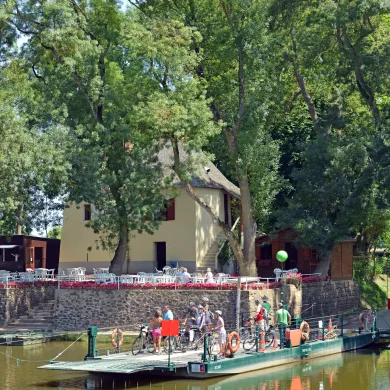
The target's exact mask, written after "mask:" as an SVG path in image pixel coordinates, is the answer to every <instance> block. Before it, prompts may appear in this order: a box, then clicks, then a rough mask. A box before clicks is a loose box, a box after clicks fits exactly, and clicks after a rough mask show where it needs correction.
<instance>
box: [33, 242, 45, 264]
mask: <svg viewBox="0 0 390 390" xmlns="http://www.w3.org/2000/svg"><path fill="white" fill-rule="evenodd" d="M34 250H35V259H34V268H42V264H43V248H39V247H38V248H34Z"/></svg>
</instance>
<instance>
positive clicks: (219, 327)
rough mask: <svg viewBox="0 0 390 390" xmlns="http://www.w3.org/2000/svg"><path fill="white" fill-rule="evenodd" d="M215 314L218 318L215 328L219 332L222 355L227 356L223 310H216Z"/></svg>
mask: <svg viewBox="0 0 390 390" xmlns="http://www.w3.org/2000/svg"><path fill="white" fill-rule="evenodd" d="M215 316H216V318H217V325H216V326H215V328H214V330H216V331H217V332H218V344H219V350H220V356H225V351H226V329H225V321H224V320H223V318H222V312H221V310H216V311H215Z"/></svg>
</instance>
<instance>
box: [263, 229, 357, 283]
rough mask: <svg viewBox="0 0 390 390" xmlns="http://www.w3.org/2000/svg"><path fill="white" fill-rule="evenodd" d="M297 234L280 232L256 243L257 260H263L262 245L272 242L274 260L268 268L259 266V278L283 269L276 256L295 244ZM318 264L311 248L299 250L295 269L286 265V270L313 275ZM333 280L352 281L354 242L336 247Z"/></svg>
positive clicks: (331, 272) (343, 243)
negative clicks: (313, 259) (277, 269)
mask: <svg viewBox="0 0 390 390" xmlns="http://www.w3.org/2000/svg"><path fill="white" fill-rule="evenodd" d="M295 238H296V234H294V232H293V231H292V230H291V229H285V230H283V231H281V232H279V233H278V234H277V235H275V237H270V236H264V237H260V238H259V239H258V240H257V241H256V258H257V260H258V261H259V260H260V258H261V244H262V243H264V242H269V241H270V240H272V260H271V264H270V265H268V266H265V265H258V272H259V276H261V277H273V276H274V273H273V270H274V269H275V268H282V265H281V263H279V261H278V260H277V259H276V254H277V252H278V251H280V250H285V249H286V248H285V245H286V243H288V242H294V240H295ZM316 267H317V264H316V263H315V262H311V249H310V248H300V247H298V248H297V263H296V265H295V267H293V266H290V267H289V266H288V265H287V264H286V263H285V264H284V268H285V269H290V268H298V270H299V272H300V273H303V274H311V273H314V272H315V270H316ZM330 274H331V278H332V280H343V279H344V280H351V279H352V276H353V242H351V241H342V242H340V243H337V244H336V245H335V248H334V251H333V257H332V262H331V271H330Z"/></svg>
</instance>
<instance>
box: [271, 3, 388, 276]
mask: <svg viewBox="0 0 390 390" xmlns="http://www.w3.org/2000/svg"><path fill="white" fill-rule="evenodd" d="M386 12H388V10H386V9H385V8H384V7H383V4H382V2H377V1H366V2H350V1H341V2H334V1H327V2H323V3H321V4H313V3H310V2H285V1H274V2H273V4H272V7H271V9H270V16H271V20H272V22H271V27H272V31H273V32H274V33H275V34H276V36H278V37H279V38H278V39H279V41H280V42H284V45H281V46H282V50H283V51H284V53H285V61H284V62H282V64H281V66H283V67H286V65H287V66H288V68H287V69H288V71H289V72H290V73H291V75H292V76H293V77H294V79H295V81H296V85H297V87H298V91H299V95H300V99H302V100H303V102H304V103H305V105H306V107H307V112H308V114H309V117H310V119H311V121H312V124H313V129H314V130H315V132H316V137H315V138H313V140H312V141H310V142H309V143H307V144H306V145H304V153H303V166H302V168H301V169H299V170H296V171H295V172H294V173H293V179H294V180H295V183H296V186H295V190H296V191H295V192H294V196H293V198H292V199H291V200H290V202H289V207H288V209H287V210H285V212H284V215H283V216H282V218H281V223H282V224H284V225H290V226H293V227H294V228H295V229H296V230H297V231H298V232H299V233H300V236H299V238H298V242H299V243H300V244H302V245H307V246H312V247H315V248H317V249H319V251H320V257H321V261H320V263H319V266H318V269H317V271H319V272H321V273H322V274H323V275H326V274H327V272H328V268H329V264H330V261H331V253H332V250H333V247H334V244H335V243H336V242H337V241H338V240H340V239H343V238H345V237H347V236H348V235H350V234H352V233H353V232H356V231H359V230H361V229H363V228H364V226H366V225H367V224H368V223H369V221H370V218H371V217H372V212H373V211H375V210H376V206H375V205H378V202H379V201H380V199H381V195H380V194H379V193H378V188H379V187H381V185H382V184H383V178H380V177H379V172H381V170H382V169H381V168H380V165H379V164H377V163H375V159H376V158H375V156H374V155H373V153H372V152H373V147H374V148H375V146H374V145H376V146H378V137H377V135H378V129H379V128H380V127H381V126H384V127H386V125H385V122H386V119H385V118H386V112H387V104H386V102H385V101H383V103H384V104H383V107H382V113H381V112H380V110H379V109H378V102H377V100H376V98H375V95H376V93H377V91H378V92H379V90H380V89H381V88H379V85H378V84H376V83H375V81H374V79H373V78H372V75H373V74H374V73H375V71H374V73H371V72H372V71H373V70H374V68H375V64H376V63H377V62H378V61H380V58H381V56H382V53H381V52H382V51H385V52H386V51H387V49H386V48H385V47H384V46H385V45H384V46H383V47H381V48H380V49H379V50H378V49H377V48H376V46H375V45H374V41H372V39H370V38H369V37H370V36H371V35H372V34H375V31H376V30H378V29H379V30H382V33H383V32H385V31H386V29H387V28H386V24H385V20H386V19H387V17H384V16H383V13H386ZM368 53H369V56H370V57H371V58H370V59H369V58H368V56H367V57H365V56H366V55H367V54H368ZM363 58H366V59H365V60H363ZM363 68H364V69H363ZM381 81H382V82H385V81H386V80H384V79H382V80H381ZM381 118H383V120H382V119H381ZM376 160H377V159H376Z"/></svg>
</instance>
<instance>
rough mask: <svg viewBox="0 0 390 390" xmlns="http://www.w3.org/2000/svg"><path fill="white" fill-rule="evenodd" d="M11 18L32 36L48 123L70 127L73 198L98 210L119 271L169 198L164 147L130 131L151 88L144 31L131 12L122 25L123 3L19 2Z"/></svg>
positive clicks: (31, 55)
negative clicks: (134, 239)
mask: <svg viewBox="0 0 390 390" xmlns="http://www.w3.org/2000/svg"><path fill="white" fill-rule="evenodd" d="M4 14H5V17H6V18H7V20H8V22H9V25H10V26H13V27H14V28H15V29H16V30H17V31H19V32H20V33H23V34H24V35H25V36H26V37H28V40H27V42H26V44H25V45H24V47H23V52H22V54H23V57H24V59H25V61H26V62H27V63H28V64H29V65H30V66H31V68H32V72H33V74H34V76H35V77H36V79H37V80H38V86H39V88H40V91H41V93H42V94H43V95H44V100H45V109H46V113H47V115H46V117H45V115H44V114H42V115H41V121H44V120H45V119H46V121H48V122H50V121H54V122H55V123H62V124H64V125H65V126H66V127H67V128H68V129H69V132H70V136H71V140H72V143H71V146H70V148H69V149H68V153H69V158H70V161H71V165H72V175H71V177H70V181H69V189H68V201H74V202H77V203H79V202H81V201H86V202H88V203H93V204H94V206H95V213H94V216H93V217H94V218H93V220H92V221H91V223H90V226H91V228H93V229H94V231H95V232H96V233H97V234H99V235H100V238H101V245H102V247H103V249H108V248H110V249H115V254H114V257H113V259H112V261H111V265H110V271H111V272H114V273H115V274H120V273H121V272H122V268H123V263H124V260H125V256H126V251H127V246H128V240H129V235H130V234H131V232H132V231H139V232H142V231H147V232H149V233H151V232H152V231H153V230H154V229H155V228H156V227H157V226H158V223H157V222H156V221H153V219H152V218H150V217H151V216H152V214H153V212H154V211H155V210H156V208H157V207H158V206H159V205H161V204H162V202H163V198H162V195H161V193H160V190H161V189H162V188H163V187H164V183H163V181H162V172H161V169H160V166H159V163H158V161H157V159H156V151H157V150H158V143H150V142H146V141H145V139H144V137H143V135H142V134H141V133H140V132H138V131H137V129H136V127H134V125H133V122H134V119H133V115H134V108H135V106H136V105H137V104H138V103H139V102H140V101H142V100H143V99H144V98H145V95H146V94H147V92H148V91H149V89H150V85H149V84H150V82H149V80H148V78H147V77H146V66H147V64H146V63H145V61H144V59H143V58H141V57H140V56H139V55H138V52H137V50H138V49H139V47H138V45H140V44H141V45H142V42H138V41H137V34H138V25H137V23H136V22H134V23H133V21H132V20H131V14H130V15H129V16H128V18H127V19H126V20H125V17H124V14H123V12H122V11H121V2H119V1H103V0H96V1H85V2H80V3H77V2H76V1H71V2H68V1H64V0H59V1H56V2H50V1H43V2H39V3H37V2H34V1H13V2H9V3H7V5H6V11H5V12H3V15H4ZM125 21H126V25H125ZM125 27H126V31H125ZM127 34H128V35H127ZM126 41H127V42H132V43H133V45H131V46H126V47H125V43H126Z"/></svg>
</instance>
